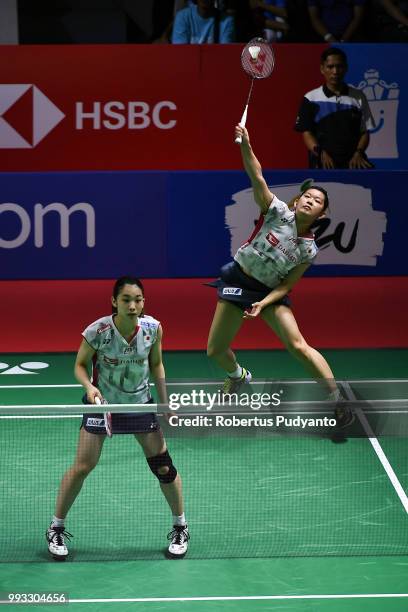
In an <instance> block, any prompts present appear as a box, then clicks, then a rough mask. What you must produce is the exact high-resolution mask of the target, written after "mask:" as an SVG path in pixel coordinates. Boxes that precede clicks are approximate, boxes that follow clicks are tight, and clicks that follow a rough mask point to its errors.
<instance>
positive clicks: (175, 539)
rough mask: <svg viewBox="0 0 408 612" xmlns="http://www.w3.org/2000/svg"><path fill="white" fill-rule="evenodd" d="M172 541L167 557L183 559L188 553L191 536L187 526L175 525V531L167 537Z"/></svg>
mask: <svg viewBox="0 0 408 612" xmlns="http://www.w3.org/2000/svg"><path fill="white" fill-rule="evenodd" d="M167 539H168V540H170V544H169V547H168V549H167V556H168V557H170V558H171V559H182V558H183V557H184V555H185V554H186V552H187V548H188V541H189V539H190V534H189V533H188V527H187V525H174V527H173V530H172V531H170V533H169V534H168V535H167Z"/></svg>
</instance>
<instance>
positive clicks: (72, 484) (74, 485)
mask: <svg viewBox="0 0 408 612" xmlns="http://www.w3.org/2000/svg"><path fill="white" fill-rule="evenodd" d="M105 438H106V436H104V435H97V434H92V433H89V432H88V431H85V429H84V428H83V427H82V428H81V430H80V432H79V442H78V448H77V452H76V457H75V461H74V464H73V465H72V466H71V467H70V468H69V469H68V470H67V471H66V472H65V474H64V476H63V478H62V481H61V485H60V488H59V492H58V497H57V504H56V508H55V516H58V517H59V518H61V519H64V518H65V517H66V515H67V514H68V511H69V509H70V508H71V506H72V504H73V503H74V501H75V499H76V497H77V496H78V493H79V492H80V490H81V488H82V485H83V483H84V480H85V478H86V477H87V476H88V474H89V473H90V472H91V471H92V470H93V469H94V467H95V466H96V465H97V463H98V461H99V457H100V456H101V452H102V446H103V443H104V441H105Z"/></svg>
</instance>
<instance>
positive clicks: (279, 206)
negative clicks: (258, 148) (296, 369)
mask: <svg viewBox="0 0 408 612" xmlns="http://www.w3.org/2000/svg"><path fill="white" fill-rule="evenodd" d="M238 138H240V139H241V138H242V142H241V153H242V159H243V163H244V167H245V170H246V172H247V174H248V176H249V178H250V180H251V183H252V188H253V193H254V199H255V202H256V203H257V205H258V206H259V208H260V211H261V216H260V219H259V221H258V224H257V226H256V228H255V230H254V231H253V233H252V235H251V236H250V238H249V239H248V240H247V242H245V243H244V244H243V245H242V246H241V247H240V248H239V249H238V251H237V253H236V254H235V257H234V261H233V262H231V263H229V264H227V265H226V266H224V267H223V268H222V270H221V278H220V279H218V281H216V282H215V283H214V285H215V286H217V289H218V296H219V298H220V299H219V301H218V304H217V308H216V311H215V314H214V319H213V322H212V325H211V329H210V334H209V338H208V349H207V354H208V356H209V357H210V358H212V359H213V360H214V361H215V362H216V363H217V364H218V365H219V366H220V367H221V368H222V369H223V370H224V371H225V372H226V373H227V378H226V380H225V383H224V386H223V391H224V393H235V392H236V391H237V390H238V389H239V388H240V387H241V385H242V384H244V383H248V382H250V380H251V378H252V376H251V373H250V372H249V371H248V370H246V369H245V368H243V367H241V365H240V364H239V363H238V362H237V360H236V357H235V354H234V353H233V351H232V350H231V348H230V346H231V343H232V341H233V339H234V337H235V336H236V334H237V333H238V331H239V329H240V327H241V325H242V323H243V319H254V318H255V317H257V316H261V317H262V319H263V320H264V321H265V323H266V324H267V325H268V326H269V327H270V328H272V330H273V331H274V332H275V334H276V335H277V336H278V337H279V338H280V340H281V341H282V343H283V344H284V346H285V347H286V348H287V350H288V351H289V352H290V353H291V354H292V355H293V356H294V357H295V358H296V359H298V360H299V361H300V362H301V364H302V365H303V367H304V368H305V369H306V370H307V372H308V373H309V374H311V375H312V376H313V377H314V378H316V379H318V380H319V381H321V382H322V383H323V384H324V385H325V387H326V388H327V392H328V397H329V399H330V400H333V401H334V402H339V400H340V399H341V398H340V393H339V390H338V388H337V385H336V382H335V380H334V376H333V373H332V371H331V369H330V366H329V364H328V363H327V361H326V359H325V358H324V357H323V355H321V354H320V353H319V352H318V351H317V350H316V349H314V348H312V347H311V346H309V344H308V343H307V342H306V340H305V339H304V337H303V336H302V334H301V332H300V330H299V327H298V325H297V323H296V319H295V317H294V315H293V312H292V310H291V308H290V302H289V299H288V293H289V292H290V291H291V289H292V288H293V287H294V285H295V284H296V283H297V282H298V281H299V280H300V278H301V277H302V276H303V274H304V273H305V272H306V270H307V269H308V267H309V266H310V264H311V263H312V262H313V259H314V258H315V256H316V254H317V246H316V244H315V242H314V238H313V234H312V233H311V231H310V227H311V225H312V224H313V222H314V221H315V220H316V219H318V218H319V217H321V216H323V215H324V214H325V210H326V208H327V206H328V203H329V201H328V195H327V192H326V191H325V190H324V189H323V188H322V187H319V186H313V185H312V186H309V187H307V188H306V189H305V190H304V192H303V193H300V194H299V195H298V196H297V197H296V198H294V200H293V201H292V202H290V204H289V206H287V205H286V204H285V203H284V202H282V201H280V200H279V199H278V198H277V197H276V195H274V194H273V193H272V192H271V191H270V190H269V188H268V186H267V184H266V182H265V179H264V177H263V175H262V168H261V165H260V163H259V161H258V160H257V158H256V157H255V154H254V152H253V150H252V147H251V144H250V140H249V134H248V131H247V130H246V129H245V127H242V126H241V125H237V126H236V128H235V142H237V140H238ZM238 142H239V140H238ZM336 417H337V421H338V424H339V425H340V426H345V425H348V424H349V423H350V422H351V421H352V419H353V416H352V414H351V412H350V411H349V410H348V408H347V407H345V406H344V404H342V403H339V404H338V406H337V407H336Z"/></svg>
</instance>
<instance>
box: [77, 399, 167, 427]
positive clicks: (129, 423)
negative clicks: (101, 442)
mask: <svg viewBox="0 0 408 612" xmlns="http://www.w3.org/2000/svg"><path fill="white" fill-rule="evenodd" d="M82 403H83V404H89V402H88V399H87V397H86V395H84V396H83V398H82ZM147 404H154V401H153V399H150V400H149V401H148V402H147ZM147 404H146V405H147ZM106 407H107V408H109V406H106ZM81 427H83V428H84V429H85V431H88V432H89V433H93V434H106V430H105V420H104V418H103V413H102V414H98V413H95V414H90V413H89V414H84V415H82V424H81ZM159 429H160V424H159V422H158V420H157V416H156V415H155V414H154V413H152V412H146V413H144V412H138V413H135V412H113V413H112V433H114V434H135V433H150V432H152V431H159Z"/></svg>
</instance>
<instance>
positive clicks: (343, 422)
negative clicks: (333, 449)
mask: <svg viewBox="0 0 408 612" xmlns="http://www.w3.org/2000/svg"><path fill="white" fill-rule="evenodd" d="M347 403H348V402H347V401H346V400H343V401H342V400H340V401H339V402H337V404H336V407H335V409H334V416H335V419H336V423H337V427H340V429H343V428H344V427H349V425H351V424H352V423H354V420H355V416H354V412H353V411H352V409H351V408H350V407H349V406H348V405H347Z"/></svg>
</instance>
